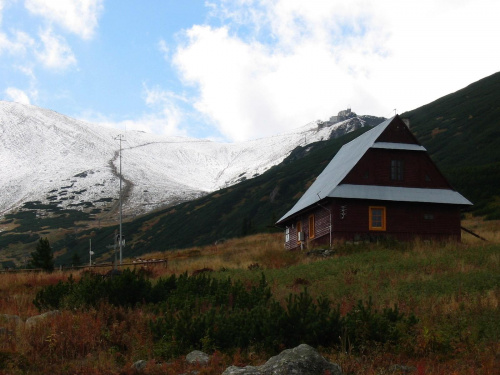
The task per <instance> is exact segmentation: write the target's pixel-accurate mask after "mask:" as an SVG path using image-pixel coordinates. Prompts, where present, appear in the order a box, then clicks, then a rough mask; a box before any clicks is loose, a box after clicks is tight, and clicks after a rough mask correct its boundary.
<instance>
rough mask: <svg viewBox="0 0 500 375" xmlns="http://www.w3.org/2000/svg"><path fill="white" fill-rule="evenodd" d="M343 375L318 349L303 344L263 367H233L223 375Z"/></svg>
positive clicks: (272, 359) (338, 367)
mask: <svg viewBox="0 0 500 375" xmlns="http://www.w3.org/2000/svg"><path fill="white" fill-rule="evenodd" d="M326 371H329V372H330V374H331V375H342V369H341V368H340V366H339V365H337V364H335V363H331V362H328V361H327V360H326V359H325V358H324V357H322V356H321V355H320V354H319V353H318V352H317V350H316V349H314V348H312V347H310V346H309V345H307V344H302V345H299V346H297V347H296V348H293V349H287V350H284V351H283V352H281V353H280V354H278V355H277V356H274V357H272V358H270V359H269V360H268V361H267V362H266V363H265V364H263V365H262V366H257V367H255V366H247V367H236V366H231V367H228V368H227V369H226V371H224V372H223V373H222V375H241V374H243V375H292V374H297V375H323V374H324V373H325V372H326Z"/></svg>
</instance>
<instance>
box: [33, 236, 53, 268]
mask: <svg viewBox="0 0 500 375" xmlns="http://www.w3.org/2000/svg"><path fill="white" fill-rule="evenodd" d="M31 265H32V266H33V267H34V268H41V269H43V270H45V271H47V272H52V271H54V255H53V254H52V248H51V247H50V244H49V240H48V239H47V237H45V239H44V238H40V241H38V244H37V245H36V250H35V251H34V252H32V253H31Z"/></svg>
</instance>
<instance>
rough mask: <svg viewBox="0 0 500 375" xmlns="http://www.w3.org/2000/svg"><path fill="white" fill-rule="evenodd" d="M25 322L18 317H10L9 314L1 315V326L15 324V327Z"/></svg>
mask: <svg viewBox="0 0 500 375" xmlns="http://www.w3.org/2000/svg"><path fill="white" fill-rule="evenodd" d="M22 322H23V321H22V319H21V318H20V317H18V316H17V315H9V314H0V324H2V323H7V324H12V323H14V324H15V325H19V324H21V323H22Z"/></svg>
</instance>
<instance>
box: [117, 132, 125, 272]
mask: <svg viewBox="0 0 500 375" xmlns="http://www.w3.org/2000/svg"><path fill="white" fill-rule="evenodd" d="M115 139H118V140H119V141H120V153H119V157H120V171H119V174H120V234H119V236H120V237H118V238H119V246H120V266H121V265H122V245H123V237H122V141H123V140H124V139H123V134H118V136H117V137H116V138H115Z"/></svg>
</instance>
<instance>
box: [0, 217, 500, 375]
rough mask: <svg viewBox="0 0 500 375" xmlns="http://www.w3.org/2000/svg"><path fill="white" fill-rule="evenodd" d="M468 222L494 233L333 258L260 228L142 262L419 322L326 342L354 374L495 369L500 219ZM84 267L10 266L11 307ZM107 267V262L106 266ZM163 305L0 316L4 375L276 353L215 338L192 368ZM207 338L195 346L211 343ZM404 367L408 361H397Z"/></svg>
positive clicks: (4, 303) (1, 310) (1, 284)
mask: <svg viewBox="0 0 500 375" xmlns="http://www.w3.org/2000/svg"><path fill="white" fill-rule="evenodd" d="M463 225H464V226H465V227H467V228H469V229H472V230H473V231H475V232H476V233H478V234H480V235H481V236H482V237H484V238H486V239H488V240H489V241H488V242H484V241H481V240H479V239H477V238H475V237H473V236H471V235H469V234H465V233H464V234H463V241H462V243H459V244H457V243H443V244H438V243H424V242H421V241H415V242H413V243H408V244H406V243H385V244H382V243H379V244H358V245H340V244H339V245H337V246H336V247H335V253H334V255H333V256H331V257H327V258H323V257H314V256H307V255H306V253H305V252H289V251H285V250H284V247H283V238H282V235H281V234H278V235H276V234H259V235H253V236H249V237H245V238H239V239H233V240H228V241H226V242H224V243H222V244H217V245H215V244H214V245H212V246H207V247H203V248H191V249H185V250H178V251H172V252H168V253H161V254H149V255H148V256H145V257H143V258H146V259H166V260H167V262H165V263H160V264H155V265H136V266H133V267H135V268H136V269H139V268H143V271H142V272H144V273H145V274H147V276H148V278H149V280H151V282H152V283H155V282H156V280H158V279H160V278H166V277H169V276H170V275H180V274H182V273H185V272H187V273H188V274H189V275H191V274H193V273H197V272H201V271H204V272H205V273H204V274H209V276H210V277H211V278H216V279H220V280H224V279H227V278H228V277H230V278H231V280H234V281H241V282H242V283H243V284H244V285H246V286H247V287H248V288H249V287H250V286H252V285H256V284H258V283H259V280H261V279H262V275H264V276H265V278H266V280H267V282H268V285H269V287H270V289H271V291H272V294H273V298H275V299H276V300H277V301H280V302H281V303H283V304H284V303H285V301H286V300H287V298H289V296H290V294H292V295H293V294H300V293H301V292H303V291H304V289H305V288H307V291H308V293H309V294H310V295H311V296H312V297H313V298H314V299H321V298H322V297H327V298H328V299H329V300H330V301H332V304H334V305H335V306H336V307H338V308H339V310H340V313H341V315H346V314H349V313H352V311H353V310H355V309H357V308H358V306H359V305H358V301H360V300H361V301H368V299H371V301H372V302H373V306H374V308H376V309H378V310H383V309H385V308H391V307H393V306H397V308H398V309H399V311H400V312H401V313H403V314H407V315H410V314H413V315H414V316H415V317H416V318H417V323H416V324H415V326H414V327H413V329H412V332H408V334H407V335H405V336H404V337H403V338H402V339H401V340H399V341H398V343H397V345H396V346H395V345H384V344H380V343H376V342H375V343H373V344H366V343H364V344H362V345H361V347H356V346H355V345H353V344H351V345H347V343H346V342H345V337H342V335H340V336H339V337H338V338H334V340H333V341H335V342H336V344H335V345H332V346H329V347H320V348H318V349H319V350H320V352H321V353H322V354H323V355H324V356H325V357H326V358H328V359H329V360H331V361H333V362H336V363H339V364H340V365H341V366H342V369H343V371H344V373H346V374H400V373H404V370H405V369H406V370H409V371H411V372H412V373H415V374H464V375H465V374H467V375H471V374H496V373H498V372H497V371H498V368H499V365H500V355H499V354H498V353H500V340H499V338H500V308H499V300H500V234H499V233H500V222H499V221H482V220H480V219H477V218H468V219H467V220H465V221H464V223H463ZM82 272H85V271H64V272H63V271H56V272H53V273H51V274H45V273H1V274H0V314H8V315H17V316H19V317H21V319H22V320H26V319H27V318H29V317H31V316H34V315H37V314H40V313H41V312H44V311H41V312H40V311H38V309H37V308H36V307H35V305H34V304H33V300H34V299H35V297H36V295H37V293H38V292H39V291H40V290H41V289H43V288H44V287H47V286H49V285H55V284H57V283H58V282H59V281H63V282H66V281H67V280H68V278H69V277H70V275H71V278H73V279H74V280H79V278H80V277H81V275H82ZM99 272H102V273H104V270H99ZM157 314H158V311H157V310H156V309H155V308H152V307H151V306H148V305H145V304H137V305H135V306H132V307H122V306H114V305H112V304H110V303H107V302H106V301H103V302H102V303H100V304H99V306H98V307H91V308H78V309H76V308H72V309H69V308H62V309H61V314H60V315H57V316H55V317H53V318H50V319H46V320H44V321H42V322H40V323H38V324H37V325H35V326H34V327H27V326H25V325H24V324H18V323H16V321H15V320H13V319H9V318H8V317H6V316H3V318H2V319H0V327H2V328H1V329H0V373H2V374H3V373H5V374H31V373H32V374H40V373H52V374H129V373H130V374H132V373H134V372H133V371H132V370H131V365H132V364H133V363H134V362H135V361H137V360H139V359H144V360H147V361H148V366H147V368H146V370H145V371H144V373H146V374H165V373H167V374H180V373H188V372H189V371H193V370H197V371H199V373H200V374H220V373H222V372H223V371H224V369H225V368H226V367H228V366H229V365H232V364H236V365H248V364H252V365H259V364H262V363H263V362H265V361H266V360H267V359H268V358H269V356H270V355H272V354H274V353H269V352H266V351H263V350H260V349H259V348H258V347H246V348H236V349H233V350H225V351H224V350H218V349H217V348H213V346H212V347H211V350H210V352H209V354H210V355H212V357H211V361H210V363H209V364H208V365H207V366H204V367H200V366H197V365H189V364H187V363H186V362H185V360H184V355H185V354H187V353H179V355H178V356H177V357H173V358H168V359H167V358H161V355H159V347H158V342H157V340H156V341H155V335H154V332H152V328H151V327H152V325H151V322H152V321H155V319H156V318H157V316H156V315H157ZM204 344H205V343H204V342H201V343H200V347H199V348H196V349H204V348H205V347H206V345H204ZM394 365H401V366H406V367H401V366H399V367H397V366H396V367H395V366H394Z"/></svg>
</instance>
